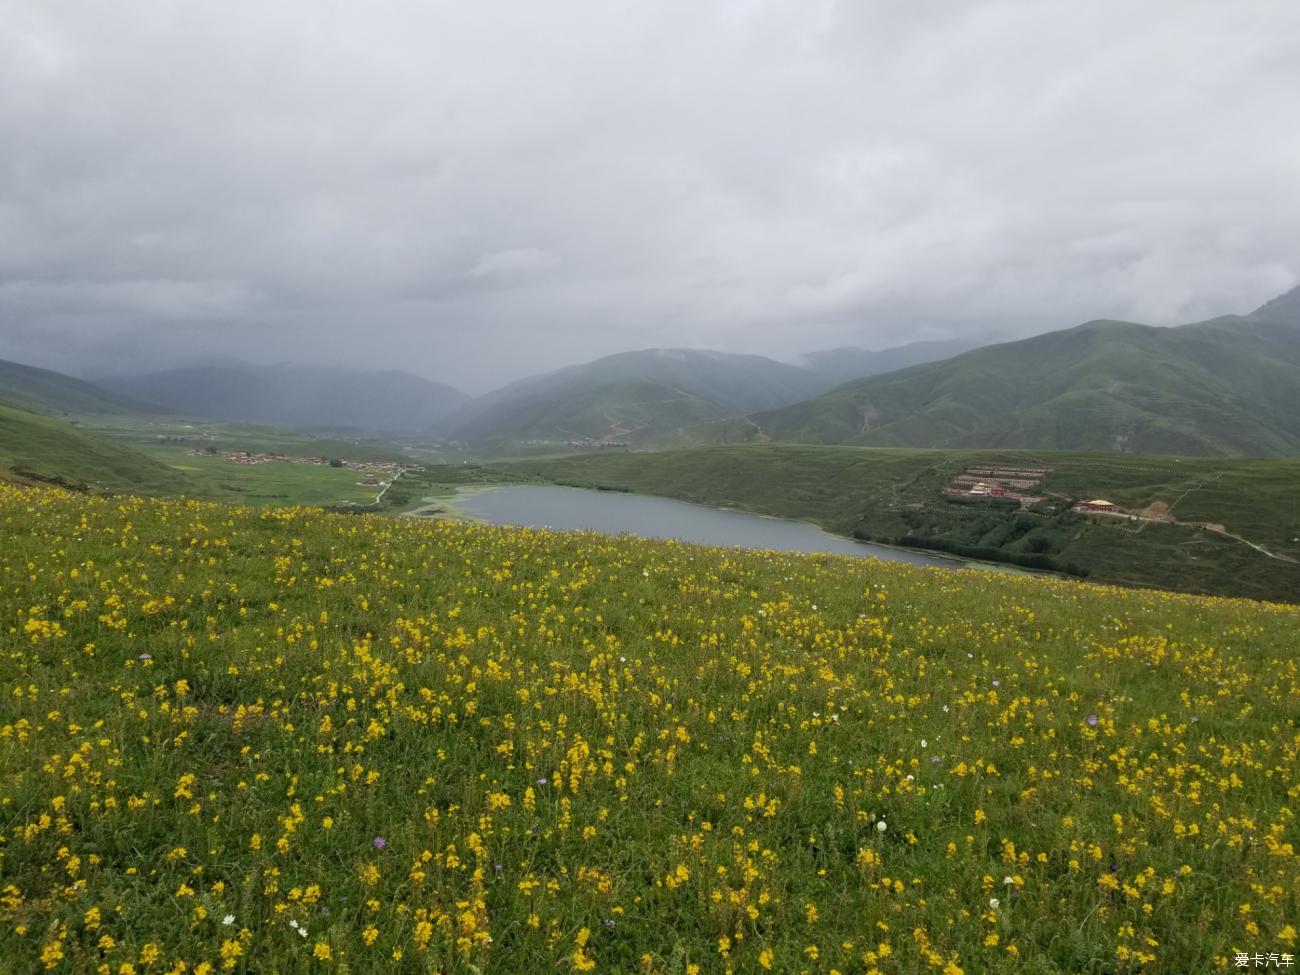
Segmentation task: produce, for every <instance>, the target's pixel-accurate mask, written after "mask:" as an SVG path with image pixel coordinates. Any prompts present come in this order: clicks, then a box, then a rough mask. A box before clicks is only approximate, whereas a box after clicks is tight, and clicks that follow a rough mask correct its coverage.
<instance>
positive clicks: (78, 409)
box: [0, 359, 144, 415]
mask: <svg viewBox="0 0 1300 975" xmlns="http://www.w3.org/2000/svg"><path fill="white" fill-rule="evenodd" d="M0 403H8V404H9V405H11V406H18V407H21V408H23V409H25V410H34V411H36V412H38V413H55V414H88V413H91V414H109V415H113V414H123V413H126V414H130V413H140V412H142V411H143V409H144V408H143V407H142V406H141V404H140V403H139V402H137V401H135V400H132V399H129V398H127V397H125V396H119V395H117V394H116V393H111V392H109V391H108V390H106V389H101V388H100V387H98V386H94V385H91V384H90V383H87V382H82V381H81V380H80V379H74V378H72V377H71V376H65V375H64V374H63V373H60V372H52V371H51V370H49V369H38V368H36V367H35V366H25V365H23V364H22V363H19V362H9V361H7V360H5V359H0Z"/></svg>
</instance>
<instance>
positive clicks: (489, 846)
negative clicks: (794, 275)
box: [0, 486, 1300, 975]
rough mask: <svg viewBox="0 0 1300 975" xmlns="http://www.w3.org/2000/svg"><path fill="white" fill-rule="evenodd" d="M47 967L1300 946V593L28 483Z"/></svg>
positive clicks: (8, 756) (899, 968)
mask: <svg viewBox="0 0 1300 975" xmlns="http://www.w3.org/2000/svg"><path fill="white" fill-rule="evenodd" d="M0 533H2V539H3V545H0V625H2V626H3V628H4V643H3V654H2V655H0V681H2V682H3V688H2V689H3V692H4V697H3V701H4V710H3V712H2V713H0V958H2V959H5V960H6V962H7V964H9V965H12V966H13V970H15V971H33V970H41V969H45V970H49V971H56V972H58V971H63V972H74V971H76V972H82V971H109V972H113V973H117V972H123V971H128V972H130V971H134V972H138V973H143V972H149V973H152V972H176V973H182V972H183V973H187V975H188V973H196V975H204V973H210V972H225V971H229V972H254V971H273V970H274V971H304V972H308V971H319V972H326V971H344V970H348V971H354V972H357V971H367V972H368V971H403V972H405V971H409V972H426V971H442V972H448V973H452V972H466V973H468V972H519V971H530V970H532V971H539V972H540V971H557V972H573V971H576V972H586V971H598V972H602V971H603V972H645V973H665V975H666V973H683V972H693V973H706V972H727V971H735V972H754V971H763V970H768V969H770V970H773V971H783V972H791V971H806V972H810V973H813V972H815V973H825V975H829V973H831V972H871V971H876V972H882V973H914V972H936V973H938V972H943V973H946V975H956V973H957V972H971V973H974V972H1008V973H1010V972H1016V973H1019V972H1024V971H1033V972H1099V973H1100V972H1139V971H1141V972H1170V973H1186V972H1195V971H1208V970H1211V969H1215V968H1219V969H1222V968H1228V967H1231V965H1232V953H1233V952H1234V951H1235V950H1250V951H1290V950H1293V946H1294V942H1295V938H1296V931H1295V924H1296V919H1297V915H1298V912H1300V863H1297V860H1296V856H1295V844H1296V842H1297V839H1298V836H1297V833H1298V830H1297V825H1296V822H1295V813H1294V812H1293V809H1294V808H1295V807H1296V806H1297V800H1300V768H1298V767H1297V757H1298V755H1300V729H1297V727H1296V715H1297V713H1300V708H1298V706H1297V705H1298V704H1300V664H1298V663H1297V658H1296V653H1295V637H1296V633H1297V632H1300V609H1297V608H1296V607H1287V606H1281V605H1271V604H1260V603H1252V602H1246V601H1229V600H1216V599H1209V598H1200V597H1190V596H1177V595H1169V594H1162V593H1155V592H1145V591H1135V590H1122V589H1114V588H1104V587H1099V586H1095V585H1090V584H1080V583H1074V582H1066V581H1059V580H1051V579H1039V578H1030V577H1008V576H1005V575H994V574H985V573H976V572H946V571H942V570H936V569H920V568H914V567H908V566H904V565H898V564H886V563H880V562H875V561H869V560H857V559H842V558H834V557H809V556H795V555H785V554H774V553H743V554H742V553H739V552H737V551H733V550H726V551H724V550H710V549H704V548H697V547H692V546H687V545H681V544H676V543H670V542H662V543H661V542H638V541H634V540H629V539H610V538H606V537H601V536H597V535H590V534H554V533H547V532H538V531H527V530H513V529H503V528H494V527H489V526H480V525H469V524H457V523H442V522H419V521H415V520H401V519H393V518H382V517H368V518H357V517H347V516H339V515H329V514H324V513H321V512H318V511H309V510H296V509H288V510H280V511H270V510H257V509H252V508H231V507H222V506H219V505H214V504H208V503H201V502H194V501H181V500H131V499H109V498H99V497H86V496H80V495H73V494H69V493H65V492H62V491H56V490H43V489H27V488H20V487H14V486H0Z"/></svg>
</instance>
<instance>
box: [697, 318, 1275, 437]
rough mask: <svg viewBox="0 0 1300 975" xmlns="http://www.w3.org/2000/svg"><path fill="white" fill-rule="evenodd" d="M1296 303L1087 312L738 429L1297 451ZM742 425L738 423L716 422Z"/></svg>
mask: <svg viewBox="0 0 1300 975" xmlns="http://www.w3.org/2000/svg"><path fill="white" fill-rule="evenodd" d="M1267 307H1268V306H1266V308H1267ZM1287 307H1288V306H1286V305H1285V304H1280V305H1277V306H1276V307H1275V309H1274V310H1273V311H1272V312H1271V313H1270V314H1271V316H1272V317H1271V318H1266V317H1262V316H1261V317H1256V316H1247V317H1226V318H1220V319H1215V320H1213V321H1209V322H1203V323H1199V324H1195V325H1184V326H1181V327H1178V328H1153V327H1150V326H1146V325H1137V324H1133V323H1131V322H1114V321H1097V322H1089V323H1087V324H1085V325H1080V326H1078V327H1077V328H1073V329H1068V330H1065V331H1060V332H1050V333H1048V334H1046V335H1038V336H1035V337H1033V338H1029V339H1024V340H1022V341H1018V342H1008V343H1005V344H1001V345H993V346H987V347H985V348H981V349H976V350H974V351H972V352H967V353H965V354H963V355H959V356H956V357H955V358H952V359H948V360H946V361H943V362H939V363H932V364H928V365H922V366H916V367H913V368H911V369H906V370H903V371H901V372H896V373H891V374H888V375H884V376H875V377H870V378H867V379H863V380H858V381H855V382H851V383H847V384H845V385H843V386H840V387H837V388H836V389H834V390H832V391H830V392H829V393H826V394H824V395H822V396H819V397H816V398H814V399H811V400H808V401H806V402H802V403H798V404H795V405H793V406H791V407H788V408H783V409H780V410H776V411H768V412H765V413H761V414H757V415H754V416H753V417H752V418H751V420H752V425H751V428H750V430H748V431H739V433H740V434H742V435H743V437H744V439H751V440H752V439H770V440H776V441H790V442H802V443H828V444H861V445H876V446H926V447H1026V448H1035V449H1068V450H1118V451H1126V452H1158V453H1176V454H1191V455H1233V454H1253V455H1290V454H1296V453H1300V323H1293V322H1288V321H1286V320H1284V318H1283V317H1282V313H1283V312H1285V311H1286V309H1287ZM1262 311H1264V309H1261V312H1262ZM1273 319H1278V320H1273ZM737 434H738V431H737V430H736V429H735V427H734V425H732V426H728V427H726V428H722V429H719V430H718V431H716V434H715V436H716V439H717V440H719V441H732V440H735V439H737Z"/></svg>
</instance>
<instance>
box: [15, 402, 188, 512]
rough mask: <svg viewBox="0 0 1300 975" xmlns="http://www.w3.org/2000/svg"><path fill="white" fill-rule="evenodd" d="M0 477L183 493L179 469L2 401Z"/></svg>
mask: <svg viewBox="0 0 1300 975" xmlns="http://www.w3.org/2000/svg"><path fill="white" fill-rule="evenodd" d="M0 479H3V480H11V481H20V482H24V483H53V484H61V485H64V486H66V487H74V488H77V489H79V490H87V491H94V492H114V493H116V492H132V493H136V494H178V493H181V492H182V491H183V490H184V489H185V481H184V478H183V477H182V476H181V474H180V473H179V472H178V471H175V470H173V469H172V468H170V467H167V466H166V465H164V464H161V463H159V462H158V461H155V460H152V459H151V458H149V457H146V456H145V455H144V454H141V453H139V452H137V451H135V450H132V449H131V448H129V447H125V446H122V445H121V444H117V443H114V442H113V441H111V440H103V439H100V438H99V437H95V436H92V435H91V434H88V433H84V432H83V431H81V430H78V429H76V428H75V427H72V426H69V425H68V424H67V423H65V422H63V421H62V420H59V419H57V418H55V417H51V416H42V415H40V414H37V413H32V412H29V411H27V410H22V409H17V408H14V407H9V406H4V405H0Z"/></svg>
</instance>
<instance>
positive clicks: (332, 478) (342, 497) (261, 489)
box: [140, 445, 380, 505]
mask: <svg viewBox="0 0 1300 975" xmlns="http://www.w3.org/2000/svg"><path fill="white" fill-rule="evenodd" d="M140 452H141V453H143V454H145V455H146V456H148V457H152V458H153V459H154V460H156V461H158V462H159V463H161V464H167V465H169V466H172V467H174V468H175V469H176V470H177V471H179V472H180V473H182V474H183V475H184V476H185V477H186V478H187V479H188V482H187V485H186V491H185V493H187V494H191V495H193V496H196V497H204V498H212V499H216V500H221V501H236V502H240V503H243V504H269V505H294V504H315V505H333V504H338V503H340V502H342V501H352V502H354V503H357V504H368V503H369V502H371V501H373V500H374V499H375V495H376V494H378V492H379V490H380V489H379V488H378V487H374V486H368V485H365V484H359V483H358V482H360V481H364V479H365V475H364V474H361V473H358V472H357V471H355V470H350V469H349V468H346V467H343V468H340V467H330V466H329V465H327V464H320V465H316V464H286V463H275V464H257V465H247V464H236V463H234V462H232V461H230V460H227V459H226V457H225V456H224V455H223V454H215V455H204V456H197V457H196V456H190V455H189V454H187V453H186V451H185V450H184V449H183V448H181V447H176V446H171V445H166V446H147V445H146V446H142V447H141V448H140Z"/></svg>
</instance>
